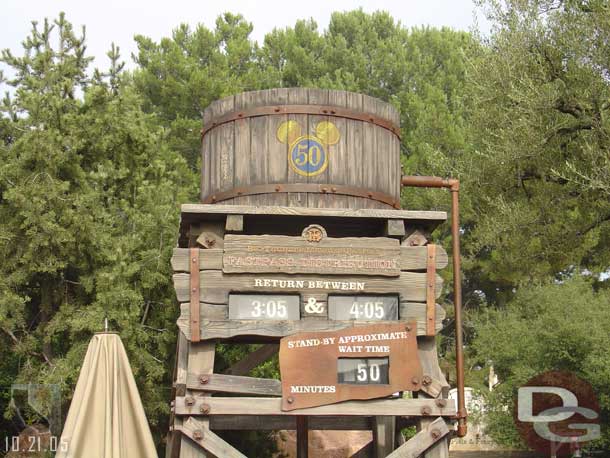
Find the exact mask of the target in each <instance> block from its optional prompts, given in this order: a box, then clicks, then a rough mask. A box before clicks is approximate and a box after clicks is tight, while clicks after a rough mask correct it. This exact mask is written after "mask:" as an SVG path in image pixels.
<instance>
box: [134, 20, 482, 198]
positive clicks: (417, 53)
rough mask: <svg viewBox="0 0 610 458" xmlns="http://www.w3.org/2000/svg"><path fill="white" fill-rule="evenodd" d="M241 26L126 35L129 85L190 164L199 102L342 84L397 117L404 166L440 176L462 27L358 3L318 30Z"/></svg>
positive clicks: (453, 110) (454, 102) (463, 40)
mask: <svg viewBox="0 0 610 458" xmlns="http://www.w3.org/2000/svg"><path fill="white" fill-rule="evenodd" d="M251 30H252V26H251V24H250V23H248V22H246V21H245V20H244V19H243V18H242V17H241V16H233V15H230V14H225V15H223V16H221V17H220V18H219V19H218V20H217V22H216V28H215V30H209V29H207V28H206V27H205V26H203V25H198V26H197V27H196V29H195V30H194V31H191V30H190V28H189V27H188V26H186V25H181V26H180V27H178V28H177V29H176V30H174V32H173V35H172V37H171V38H163V39H162V40H161V41H160V42H159V43H154V42H153V41H152V40H151V39H149V38H146V37H142V36H138V37H136V41H137V43H138V48H139V53H138V56H137V63H138V64H139V67H140V68H139V69H138V70H137V71H136V72H135V75H134V79H135V82H136V85H137V87H138V89H139V90H140V92H141V93H142V95H143V96H144V98H145V99H146V101H147V103H146V107H147V109H148V110H150V111H152V112H155V113H157V114H159V116H160V119H161V120H162V121H163V123H164V126H166V127H167V128H168V129H169V133H168V138H169V139H170V142H171V145H172V146H173V147H175V148H176V149H177V150H178V151H180V152H181V153H182V154H183V155H184V156H185V157H186V158H187V160H188V161H189V163H190V164H191V166H192V167H193V168H194V169H195V168H196V160H197V157H198V156H199V130H200V126H201V118H202V112H203V109H204V108H205V107H206V106H207V105H208V104H209V103H210V102H211V101H213V100H215V99H217V98H219V97H222V96H227V95H232V94H236V93H239V92H242V91H244V90H256V89H265V88H270V87H293V86H306V87H321V88H332V89H345V90H351V91H357V92H363V93H366V94H369V95H372V96H375V97H379V98H381V99H383V100H386V101H389V102H391V103H392V104H394V105H395V106H396V107H397V108H399V110H400V111H401V113H402V116H403V118H402V124H403V149H404V151H405V153H406V160H405V165H406V166H407V168H408V169H409V171H410V172H418V173H432V172H435V171H438V173H442V174H449V173H450V171H451V169H452V164H451V161H448V160H446V155H451V154H452V153H453V152H454V151H461V150H464V149H465V148H466V139H465V133H464V117H463V116H464V100H463V91H462V88H463V83H464V78H465V64H464V56H466V55H469V54H470V53H471V52H472V51H471V50H472V49H473V48H476V47H477V43H476V42H475V41H474V40H473V39H472V37H471V36H470V35H469V34H468V33H465V32H455V31H452V30H450V29H442V30H436V29H429V28H422V29H413V30H408V29H406V28H404V27H403V26H402V25H401V24H400V23H397V22H396V21H394V19H393V18H392V17H391V16H390V15H389V14H388V13H385V12H376V13H372V14H367V13H364V12H363V11H362V10H356V11H350V12H345V13H334V14H333V15H332V17H331V21H330V24H329V26H328V29H327V30H325V31H324V32H322V33H320V32H319V31H318V26H317V24H316V23H315V22H314V21H313V20H311V19H310V20H306V21H305V20H302V21H297V23H296V24H295V26H294V27H287V28H285V29H275V30H273V31H272V32H270V33H268V34H267V35H266V36H265V39H264V43H263V45H262V46H260V47H259V46H258V45H257V44H256V43H254V42H252V40H251V39H250V38H249V34H250V32H251ZM417 203H419V202H417ZM417 203H415V202H411V205H410V206H413V205H416V204H417Z"/></svg>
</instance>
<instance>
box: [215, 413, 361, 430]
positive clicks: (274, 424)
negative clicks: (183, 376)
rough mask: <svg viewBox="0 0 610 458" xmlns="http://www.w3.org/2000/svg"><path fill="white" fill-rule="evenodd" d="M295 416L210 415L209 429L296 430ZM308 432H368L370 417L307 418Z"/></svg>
mask: <svg viewBox="0 0 610 458" xmlns="http://www.w3.org/2000/svg"><path fill="white" fill-rule="evenodd" d="M296 427H297V426H296V416H287V415H265V416H260V417H259V416H256V415H212V416H210V428H211V429H214V430H220V431H223V430H226V431H230V430H257V431H272V430H280V429H285V430H296ZM309 429H310V430H334V431H370V429H371V419H370V417H354V416H351V417H332V416H328V417H316V416H310V417H309Z"/></svg>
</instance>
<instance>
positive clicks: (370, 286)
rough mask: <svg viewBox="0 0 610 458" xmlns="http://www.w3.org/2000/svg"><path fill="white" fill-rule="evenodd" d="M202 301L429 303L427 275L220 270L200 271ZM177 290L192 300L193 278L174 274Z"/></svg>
mask: <svg viewBox="0 0 610 458" xmlns="http://www.w3.org/2000/svg"><path fill="white" fill-rule="evenodd" d="M199 275H200V284H201V287H200V289H199V291H200V295H199V300H200V301H201V302H210V303H214V304H219V303H223V302H224V303H226V302H228V300H229V292H244V293H246V292H248V293H250V292H264V293H272V292H274V291H275V292H280V291H281V292H283V293H288V292H300V293H302V294H307V293H311V294H323V293H327V294H330V293H342V294H348V293H351V294H370V293H379V294H398V295H399V296H400V299H401V300H402V301H417V302H420V301H422V302H423V301H425V300H426V274H425V273H418V272H401V273H400V276H399V277H372V276H371V277H367V276H363V275H359V276H355V275H354V276H350V277H346V278H341V277H334V276H327V277H320V276H315V275H307V274H303V275H298V276H295V275H284V274H275V273H266V274H225V273H223V272H220V271H216V270H202V271H200V272H199ZM173 280H174V288H175V290H176V297H177V299H178V301H179V302H185V301H187V300H189V275H188V274H182V273H178V274H174V276H173ZM435 288H436V297H439V296H440V294H441V291H442V288H443V279H442V278H441V277H440V276H438V275H436V285H435Z"/></svg>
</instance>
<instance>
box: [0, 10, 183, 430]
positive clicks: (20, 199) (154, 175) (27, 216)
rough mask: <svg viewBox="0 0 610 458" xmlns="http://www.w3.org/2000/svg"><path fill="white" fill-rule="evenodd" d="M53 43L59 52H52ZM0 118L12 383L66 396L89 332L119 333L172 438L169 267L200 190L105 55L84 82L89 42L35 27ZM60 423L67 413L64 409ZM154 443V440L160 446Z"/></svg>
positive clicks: (0, 318)
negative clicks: (181, 216) (194, 190)
mask: <svg viewBox="0 0 610 458" xmlns="http://www.w3.org/2000/svg"><path fill="white" fill-rule="evenodd" d="M56 40H57V41H58V42H59V45H58V46H57V47H54V46H53V45H52V43H53V42H54V41H56ZM24 48H25V49H24V55H23V56H22V57H16V56H13V55H12V54H11V53H10V52H8V51H4V52H3V54H2V61H3V62H5V63H6V64H8V65H10V66H11V67H12V68H13V69H14V70H15V71H16V76H15V78H14V79H13V80H11V81H10V82H9V84H10V85H11V86H13V88H14V94H15V95H14V98H9V97H7V98H6V99H5V101H4V103H3V105H2V112H3V114H4V116H5V117H4V118H3V119H6V120H10V122H9V123H8V124H7V131H8V132H9V134H8V135H6V137H5V138H6V141H5V142H4V144H2V145H1V146H0V148H1V152H2V158H3V161H2V164H0V256H1V257H2V259H3V262H2V264H1V265H0V278H1V280H0V288H1V290H0V327H1V330H2V332H3V333H4V334H5V336H7V337H9V338H10V340H11V347H10V351H11V352H13V353H14V354H15V355H16V356H17V357H18V358H19V368H18V373H17V374H16V380H15V381H22V382H24V381H25V382H38V383H56V384H59V385H60V386H61V387H62V390H63V391H64V392H65V393H66V394H67V395H68V396H69V393H71V390H72V389H73V387H74V384H75V381H76V378H77V376H78V372H79V369H80V365H81V364H82V360H83V357H84V352H85V350H86V345H87V342H88V340H89V338H90V337H91V334H92V333H93V332H96V331H100V330H101V329H102V328H103V322H104V318H105V317H107V318H108V320H109V322H110V327H111V329H113V330H117V331H119V332H120V333H121V337H122V338H123V341H124V343H125V346H126V348H127V352H128V354H129V356H130V361H131V364H132V367H133V369H134V373H135V376H136V379H137V381H138V386H139V388H140V392H141V395H142V398H143V400H144V403H145V407H146V411H147V414H148V417H149V420H150V422H151V424H152V427H153V428H158V430H161V431H164V430H165V429H166V427H165V423H166V417H167V413H168V409H167V393H165V392H164V391H163V390H160V389H159V386H166V387H168V388H169V386H170V382H169V377H168V364H167V361H168V360H169V359H170V358H171V355H172V354H173V351H174V350H173V348H174V345H175V332H174V329H173V328H172V327H171V326H170V325H169V324H170V323H172V322H173V321H174V319H175V315H176V310H175V308H174V307H171V306H170V305H171V304H172V303H173V302H172V296H173V294H172V285H171V269H170V267H169V257H170V254H171V249H172V245H173V241H174V240H175V234H176V231H177V211H178V204H179V203H181V202H184V201H185V200H186V199H187V194H186V192H185V190H187V189H188V187H189V185H190V183H192V182H193V178H192V176H191V175H190V173H189V171H188V168H187V167H186V163H185V161H184V160H183V159H182V157H181V156H180V155H178V154H176V153H174V152H173V151H171V150H170V149H168V147H167V145H166V144H165V143H164V142H163V132H162V130H161V129H160V128H159V127H157V126H158V124H157V122H156V121H155V119H154V118H153V117H152V116H150V115H146V114H144V113H143V112H142V111H141V109H140V104H141V101H140V98H139V96H138V95H137V94H136V92H135V91H134V90H133V88H132V86H131V85H130V83H129V80H128V78H127V77H124V76H123V75H122V74H121V72H120V68H121V63H120V62H119V56H118V49H116V48H114V47H113V49H112V50H111V53H110V57H111V69H110V72H109V74H103V73H100V72H99V71H98V72H96V73H95V77H94V78H89V77H88V76H87V66H88V63H89V61H90V59H89V58H87V57H86V56H85V52H84V51H85V46H84V32H83V35H82V36H79V35H77V34H75V32H74V31H73V30H72V27H71V25H70V24H69V23H68V22H67V21H66V20H65V19H64V17H63V15H61V16H60V17H59V19H58V20H57V21H55V23H54V24H50V23H49V22H47V21H45V22H44V24H43V26H42V27H39V26H38V25H37V24H34V27H33V29H32V34H31V35H30V37H28V39H27V40H26V41H25V42H24ZM64 412H65V410H64ZM157 437H159V436H157Z"/></svg>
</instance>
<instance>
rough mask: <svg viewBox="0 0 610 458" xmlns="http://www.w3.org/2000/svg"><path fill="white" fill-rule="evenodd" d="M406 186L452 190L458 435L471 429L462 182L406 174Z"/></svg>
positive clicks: (452, 179) (463, 434) (403, 179)
mask: <svg viewBox="0 0 610 458" xmlns="http://www.w3.org/2000/svg"><path fill="white" fill-rule="evenodd" d="M400 184H401V185H402V186H409V187H418V188H448V189H449V190H450V191H451V243H452V248H453V303H454V306H455V370H456V381H457V392H458V409H457V418H458V430H457V435H458V437H464V436H465V435H466V432H467V423H466V419H467V416H468V413H467V412H466V401H465V398H464V348H463V347H464V339H463V331H462V279H461V261H460V204H459V195H460V181H459V180H456V179H455V178H440V177H425V176H403V177H402V178H401V180H400Z"/></svg>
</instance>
